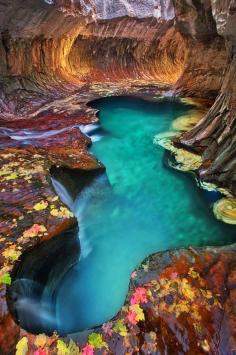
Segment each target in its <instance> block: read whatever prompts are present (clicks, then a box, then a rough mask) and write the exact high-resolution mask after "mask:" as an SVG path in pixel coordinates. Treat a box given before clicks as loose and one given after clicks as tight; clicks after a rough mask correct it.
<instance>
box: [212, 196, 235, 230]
mask: <svg viewBox="0 0 236 355" xmlns="http://www.w3.org/2000/svg"><path fill="white" fill-rule="evenodd" d="M213 211H214V214H215V216H216V218H217V219H219V220H221V221H223V222H225V223H229V224H236V199H235V198H233V197H231V198H230V197H228V198H222V199H220V200H219V201H217V202H215V203H214V207H213Z"/></svg>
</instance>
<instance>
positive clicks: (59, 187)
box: [51, 177, 74, 211]
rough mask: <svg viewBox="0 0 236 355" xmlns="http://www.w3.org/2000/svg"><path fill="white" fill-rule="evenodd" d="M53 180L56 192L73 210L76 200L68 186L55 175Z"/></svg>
mask: <svg viewBox="0 0 236 355" xmlns="http://www.w3.org/2000/svg"><path fill="white" fill-rule="evenodd" d="M51 181H52V185H53V187H54V189H55V191H56V193H57V194H58V196H60V199H61V200H62V202H63V203H64V204H65V205H67V207H69V208H70V209H71V210H72V211H73V202H74V201H73V198H72V197H71V195H70V194H69V192H68V190H67V189H66V187H65V186H64V185H63V184H62V183H61V182H60V181H59V180H57V179H56V178H55V177H51Z"/></svg>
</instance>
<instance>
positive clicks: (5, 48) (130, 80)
mask: <svg viewBox="0 0 236 355" xmlns="http://www.w3.org/2000/svg"><path fill="white" fill-rule="evenodd" d="M235 19H236V3H235V1H234V0H223V1H220V0H211V1H210V0H203V1H200V0H194V1H193V0H192V1H187V0H181V1H180V0H145V1H144V0H117V1H106V0H74V1H73V0H27V1H22V0H12V1H8V0H2V1H1V2H0V33H1V36H0V122H1V124H0V127H1V128H0V154H1V159H2V160H1V161H2V167H1V168H2V171H1V173H2V174H1V182H0V189H1V190H0V191H1V224H0V233H1V238H0V246H1V256H0V280H3V282H1V285H0V297H1V299H0V352H1V353H3V354H8V353H9V354H10V353H12V352H14V349H15V344H16V342H17V340H19V335H20V334H21V335H22V334H23V333H22V330H20V327H19V326H18V325H16V323H15V321H14V320H13V318H12V316H11V315H10V314H9V311H8V307H7V304H6V285H7V283H9V282H10V281H9V277H10V273H11V270H12V268H13V266H14V265H15V263H16V262H17V261H18V260H20V257H21V254H22V253H23V252H24V251H25V250H27V249H29V248H30V247H35V246H36V245H37V243H40V242H41V241H43V240H46V239H50V238H52V237H54V236H55V235H58V234H59V233H61V232H63V231H64V230H66V229H68V228H75V227H76V221H75V219H74V218H73V216H72V215H71V214H70V211H68V210H67V209H66V207H65V206H64V205H63V203H62V201H60V200H59V199H58V198H57V196H56V194H55V191H54V189H53V186H52V183H51V180H50V169H51V167H52V166H55V165H56V166H66V167H69V168H71V169H82V170H94V169H100V168H101V167H102V166H101V164H100V163H99V162H98V161H97V160H96V159H95V158H94V157H93V156H91V155H89V153H88V151H87V148H88V146H89V144H91V141H90V139H89V138H88V137H86V136H85V135H84V134H83V127H84V126H85V125H87V124H91V123H94V122H96V120H97V118H96V112H95V111H94V110H92V109H90V108H89V107H88V106H87V103H88V102H89V101H90V100H92V99H94V98H97V97H99V96H105V95H117V94H126V93H129V94H130V93H132V94H136V95H137V94H141V95H143V94H144V93H149V94H150V93H151V94H154V95H159V94H168V95H180V96H192V97H198V98H205V99H210V100H213V101H214V103H213V106H212V107H211V109H210V110H209V112H208V113H207V114H206V116H205V117H204V118H203V119H202V120H201V121H200V122H199V123H198V124H197V126H195V127H194V128H193V129H191V131H189V132H186V133H184V134H183V135H182V136H181V137H180V139H179V140H178V144H181V145H184V146H185V147H188V148H189V149H191V150H195V151H196V152H198V153H200V154H202V157H203V163H202V165H201V166H200V168H199V169H198V174H199V176H200V177H201V179H203V180H206V181H208V182H214V183H216V184H218V185H220V186H223V187H227V188H229V189H230V190H231V191H232V192H233V193H234V194H235V193H236V185H235V173H234V171H235V164H236V163H235V112H236V89H235V79H236V77H235V75H236V74H235V72H236V71H235V69H236V51H235V40H236V32H235V25H234V23H235ZM26 137H27V138H26ZM36 166H37V169H35V167H36ZM219 253H221V252H220V251H219ZM230 255H231V256H232V257H231V256H230V260H233V259H234V256H233V252H231V251H230ZM220 257H221V256H220ZM230 262H231V261H230ZM225 263H227V265H228V262H227V261H225ZM227 267H228V266H227ZM209 268H210V266H209ZM229 268H230V270H231V271H230V272H231V273H232V275H234V269H235V262H234V261H232V263H231V264H230V266H229ZM200 271H201V270H200ZM174 273H175V271H174ZM202 275H203V277H204V275H205V274H204V273H203V274H202ZM202 275H201V277H202ZM219 277H220V276H219ZM233 278H234V276H232V279H233ZM209 288H210V289H211V288H212V287H211V285H210V286H209ZM222 292H223V291H222ZM228 292H229V293H230V295H231V296H232V294H233V292H234V291H232V290H228ZM231 296H230V297H231ZM230 300H231V298H230ZM230 300H229V301H227V302H228V303H227V302H226V301H225V300H224V302H223V303H224V304H227V306H226V313H227V312H228V313H229V312H231V310H232V308H233V306H231V303H230V302H231V301H230ZM229 304H230V305H229ZM232 304H233V303H232ZM217 306H218V303H217ZM220 307H221V306H219V308H220ZM148 312H149V315H148V319H149V317H151V316H150V314H151V313H150V311H148ZM220 312H221V311H220ZM221 313H222V312H221ZM171 316H173V314H172V315H171ZM119 317H120V316H119ZM227 317H228V316H227V315H224V319H226V318H227ZM165 319H166V318H165ZM186 322H187V320H186ZM233 322H234V320H233V319H232V318H231V319H230V324H229V323H227V326H229V327H231V328H233V327H232V324H233ZM155 324H156V323H155V319H154V321H153V323H152V322H151V321H150V323H147V324H146V325H145V327H147V328H148V332H147V333H148V334H147V335H145V334H144V333H145V332H146V330H145V331H144V333H143V335H142V336H143V338H142V341H141V343H140V344H141V345H140V344H138V336H136V335H135V337H133V338H130V344H128V345H129V347H130V348H132V347H133V348H132V349H133V350H135V351H138V350H137V349H138V345H140V346H141V347H142V351H143V352H144V353H148V351H149V353H150V351H151V352H152V351H154V350H152V349H156V347H155V346H156V345H155V344H154V343H156V340H155V339H153V334H151V332H152V331H153V330H154V328H155ZM228 324H229V325H228ZM141 327H142V325H141ZM143 327H144V326H143ZM145 327H144V328H145ZM191 327H192V325H191ZM144 328H143V329H144ZM161 328H162V332H163V334H164V336H165V335H166V332H167V327H166V326H165V322H164V321H161ZM231 328H230V329H231ZM145 329H146V328H145ZM195 330H196V329H195ZM195 330H194V328H191V334H193V332H194V331H195ZM196 331H197V330H196ZM230 334H232V332H230ZM27 336H28V337H29V335H27ZM230 336H231V335H230ZM148 337H149V338H150V337H151V342H152V343H153V348H150V346H151V345H150V341H146V340H145V339H146V338H148ZM176 337H177V338H178V334H177V335H176ZM199 337H200V336H199ZM149 338H148V339H149ZM232 338H233V339H230V341H231V342H232V344H233V343H234V334H233V335H232ZM132 339H133V342H132ZM149 340H150V339H149ZM205 340H206V339H204V338H201V339H200V340H199V344H200V346H199V348H200V349H201V350H199V353H204V352H209V351H208V350H209V347H210V350H212V349H213V350H215V346H216V345H215V343H214V341H213V343H212V344H211V341H212V339H208V340H207V343H206V342H205ZM52 341H53V340H52ZM118 341H120V338H119V339H118ZM169 341H170V342H171V339H170V340H169ZM145 342H146V343H147V344H146V343H145ZM178 342H179V344H180V343H181V341H180V340H179V338H178ZM193 343H194V347H195V346H196V344H195V342H194V341H193ZM193 343H191V344H193ZM209 343H210V345H209ZM191 344H190V345H189V348H188V349H190V350H189V351H190V352H189V353H191V351H192V348H191V346H192V347H193V345H191ZM230 344H231V343H230ZM154 345H155V346H154ZM173 346H174V345H173V344H172V343H170V344H169V347H168V349H173ZM178 346H179V349H181V351H183V352H187V351H188V349H187V348H186V344H184V342H183V344H182V343H181V344H180V345H178ZM220 346H221V348H223V345H222V343H221V345H220ZM232 347H233V345H232V346H231V345H230V349H232ZM34 348H35V346H34ZM32 349H33V348H32ZM32 349H31V350H32ZM150 349H151V350H150ZM186 349H187V350H186ZM213 350H212V351H213ZM32 351H33V350H32ZM145 351H146V352H145ZM155 351H156V350H155ZM171 351H172V350H171ZM230 351H231V350H229V352H230ZM192 353H193V352H192Z"/></svg>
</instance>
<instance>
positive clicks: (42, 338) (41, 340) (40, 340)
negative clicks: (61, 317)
mask: <svg viewBox="0 0 236 355" xmlns="http://www.w3.org/2000/svg"><path fill="white" fill-rule="evenodd" d="M46 343H47V337H46V335H45V334H39V335H37V336H36V339H35V341H34V344H35V345H36V346H37V347H38V348H43V347H44V346H45V345H46Z"/></svg>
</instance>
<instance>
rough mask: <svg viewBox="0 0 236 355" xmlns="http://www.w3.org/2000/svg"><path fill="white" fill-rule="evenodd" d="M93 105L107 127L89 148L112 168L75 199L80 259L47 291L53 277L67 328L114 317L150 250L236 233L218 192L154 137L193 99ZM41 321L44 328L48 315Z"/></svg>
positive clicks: (62, 326) (226, 238) (60, 320)
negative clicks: (172, 158)
mask: <svg viewBox="0 0 236 355" xmlns="http://www.w3.org/2000/svg"><path fill="white" fill-rule="evenodd" d="M92 105H93V107H95V108H97V109H99V110H100V113H99V118H100V124H101V127H100V129H99V130H98V131H96V132H95V133H94V134H95V135H96V139H94V143H93V146H92V148H91V152H92V153H93V154H95V155H96V157H97V158H98V159H99V160H100V161H102V163H103V164H104V165H105V167H106V173H104V174H102V175H100V176H99V177H97V178H96V179H94V180H93V182H92V183H91V184H90V185H89V186H87V187H86V188H84V189H83V191H82V192H80V193H79V195H78V196H77V198H76V200H75V201H74V204H73V206H72V209H73V211H74V213H75V215H76V216H77V217H78V220H79V222H80V233H79V238H80V243H81V255H80V260H79V262H78V263H77V265H76V266H74V267H73V268H71V269H70V271H69V272H68V273H67V274H66V275H65V276H64V278H63V279H62V281H61V282H60V287H59V288H58V290H57V293H56V296H55V297H54V300H53V301H52V300H50V299H49V298H47V297H48V296H47V288H50V287H51V286H50V281H49V283H48V285H47V287H46V289H45V291H44V296H43V298H42V300H41V302H44V303H47V302H53V303H54V304H55V310H56V312H55V314H54V316H55V318H56V322H57V325H56V326H57V328H58V330H59V331H60V332H62V333H68V332H75V331H78V330H83V329H86V328H91V327H94V326H96V325H100V324H101V323H102V322H104V321H107V320H109V319H110V318H112V317H113V316H114V315H115V314H116V313H117V312H118V311H119V309H120V308H121V306H122V305H123V303H124V300H125V297H126V294H127V290H128V285H129V279H130V274H131V272H132V271H133V270H134V268H135V267H136V266H137V265H138V264H139V263H140V262H141V261H142V260H143V259H144V258H145V257H146V256H148V255H149V254H151V253H154V252H157V251H161V250H166V249H170V248H179V247H185V246H189V245H193V246H204V245H222V244H228V243H231V242H232V241H234V239H235V238H234V234H235V228H234V227H231V226H228V225H225V224H223V223H221V222H219V221H217V220H216V219H215V218H214V217H213V214H212V210H211V208H210V205H211V202H212V201H213V200H214V199H215V198H217V196H215V195H214V194H209V193H206V192H204V191H203V190H200V189H199V188H198V187H197V186H196V183H195V182H194V180H193V178H192V176H191V175H189V174H184V173H181V172H177V171H174V170H171V169H169V168H168V167H167V166H166V165H165V159H164V158H165V152H164V150H163V149H162V148H161V147H158V146H155V145H154V144H153V138H154V136H155V135H156V134H157V133H160V132H164V131H167V130H169V129H170V126H171V122H172V120H173V119H175V118H176V117H178V116H180V115H182V114H184V113H187V111H188V110H189V109H190V107H189V106H186V105H184V104H182V103H180V102H177V101H171V100H163V101H159V102H158V103H151V102H148V101H144V100H141V99H133V98H107V99H102V100H98V101H96V102H94V103H93V104H92ZM98 138H100V139H98ZM67 200H68V199H67ZM39 313H40V312H39ZM42 323H44V327H45V328H46V327H47V325H46V323H45V319H44V320H42Z"/></svg>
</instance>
